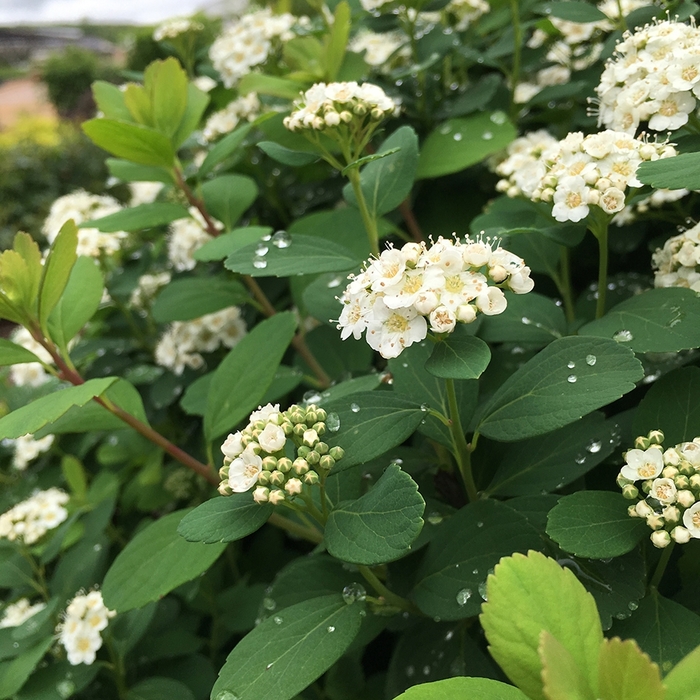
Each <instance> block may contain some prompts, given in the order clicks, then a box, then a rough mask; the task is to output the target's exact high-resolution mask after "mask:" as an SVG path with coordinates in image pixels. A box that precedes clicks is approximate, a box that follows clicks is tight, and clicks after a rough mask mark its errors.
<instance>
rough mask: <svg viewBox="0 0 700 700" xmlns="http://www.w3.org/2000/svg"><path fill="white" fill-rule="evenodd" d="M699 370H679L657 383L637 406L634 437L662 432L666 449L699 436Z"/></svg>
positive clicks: (689, 368) (687, 368)
mask: <svg viewBox="0 0 700 700" xmlns="http://www.w3.org/2000/svg"><path fill="white" fill-rule="evenodd" d="M698 392H700V368H698V367H681V368H680V369H676V370H674V371H673V372H669V373H668V374H667V375H665V376H663V377H661V379H659V380H658V381H656V382H655V383H654V384H653V385H652V387H651V388H650V389H649V391H648V392H647V393H646V396H645V397H644V398H643V399H642V400H641V401H640V403H639V406H637V411H636V413H635V415H634V423H633V434H634V435H635V436H637V435H646V434H647V433H648V432H649V431H650V430H662V431H663V433H664V436H665V442H666V443H667V444H668V445H677V444H678V443H679V442H687V441H690V440H692V439H693V438H695V437H697V436H698V435H700V402H698V400H697V397H698V395H700V394H698Z"/></svg>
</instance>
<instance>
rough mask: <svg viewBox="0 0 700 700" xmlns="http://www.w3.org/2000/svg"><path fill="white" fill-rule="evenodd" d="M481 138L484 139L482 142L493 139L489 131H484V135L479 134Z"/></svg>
mask: <svg viewBox="0 0 700 700" xmlns="http://www.w3.org/2000/svg"><path fill="white" fill-rule="evenodd" d="M481 138H482V139H484V141H490V140H491V139H492V138H493V134H492V133H491V132H490V131H484V133H483V134H481Z"/></svg>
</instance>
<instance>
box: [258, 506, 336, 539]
mask: <svg viewBox="0 0 700 700" xmlns="http://www.w3.org/2000/svg"><path fill="white" fill-rule="evenodd" d="M267 522H269V523H270V525H274V526H275V527H278V528H280V529H281V530H286V531H287V532H288V533H289V534H290V535H295V536H296V537H300V538H301V539H304V540H308V541H309V542H313V543H314V544H320V543H321V542H323V534H322V533H321V532H319V531H318V530H317V529H316V528H315V527H313V528H312V527H306V526H305V525H301V524H299V523H295V522H294V521H293V520H290V519H289V518H285V517H284V515H280V514H279V513H273V514H272V515H271V516H270V519H269V520H268V521H267Z"/></svg>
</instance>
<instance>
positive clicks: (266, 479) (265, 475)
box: [258, 471, 271, 486]
mask: <svg viewBox="0 0 700 700" xmlns="http://www.w3.org/2000/svg"><path fill="white" fill-rule="evenodd" d="M270 474H271V472H266V471H262V472H260V474H258V484H260V486H268V485H269V483H270Z"/></svg>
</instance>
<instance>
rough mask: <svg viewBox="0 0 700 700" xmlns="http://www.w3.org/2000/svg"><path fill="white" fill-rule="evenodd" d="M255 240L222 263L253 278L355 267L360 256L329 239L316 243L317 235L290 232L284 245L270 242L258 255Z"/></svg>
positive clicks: (305, 273) (309, 273) (306, 273)
mask: <svg viewBox="0 0 700 700" xmlns="http://www.w3.org/2000/svg"><path fill="white" fill-rule="evenodd" d="M258 246H259V244H258V243H254V244H252V245H248V246H246V247H245V248H241V249H240V250H237V251H236V252H235V253H233V255H231V256H229V257H228V258H227V259H226V262H225V263H224V266H225V267H226V268H228V269H229V270H233V272H239V273H241V274H243V275H251V276H253V277H288V276H291V275H300V274H301V275H311V274H316V273H319V272H336V271H346V270H350V269H353V268H355V267H357V266H358V265H359V264H360V262H361V261H360V259H359V258H357V257H356V256H355V255H354V254H353V253H351V252H350V251H349V250H348V249H346V248H344V247H343V246H340V245H338V244H337V243H333V242H331V241H324V242H323V245H319V241H318V239H317V238H314V237H313V236H302V235H299V234H296V233H295V234H293V235H292V236H291V243H290V245H288V246H287V247H286V248H285V247H282V248H278V247H277V246H275V245H274V243H273V242H270V244H269V246H268V250H267V252H266V253H265V255H259V254H258V252H257V251H258Z"/></svg>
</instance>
